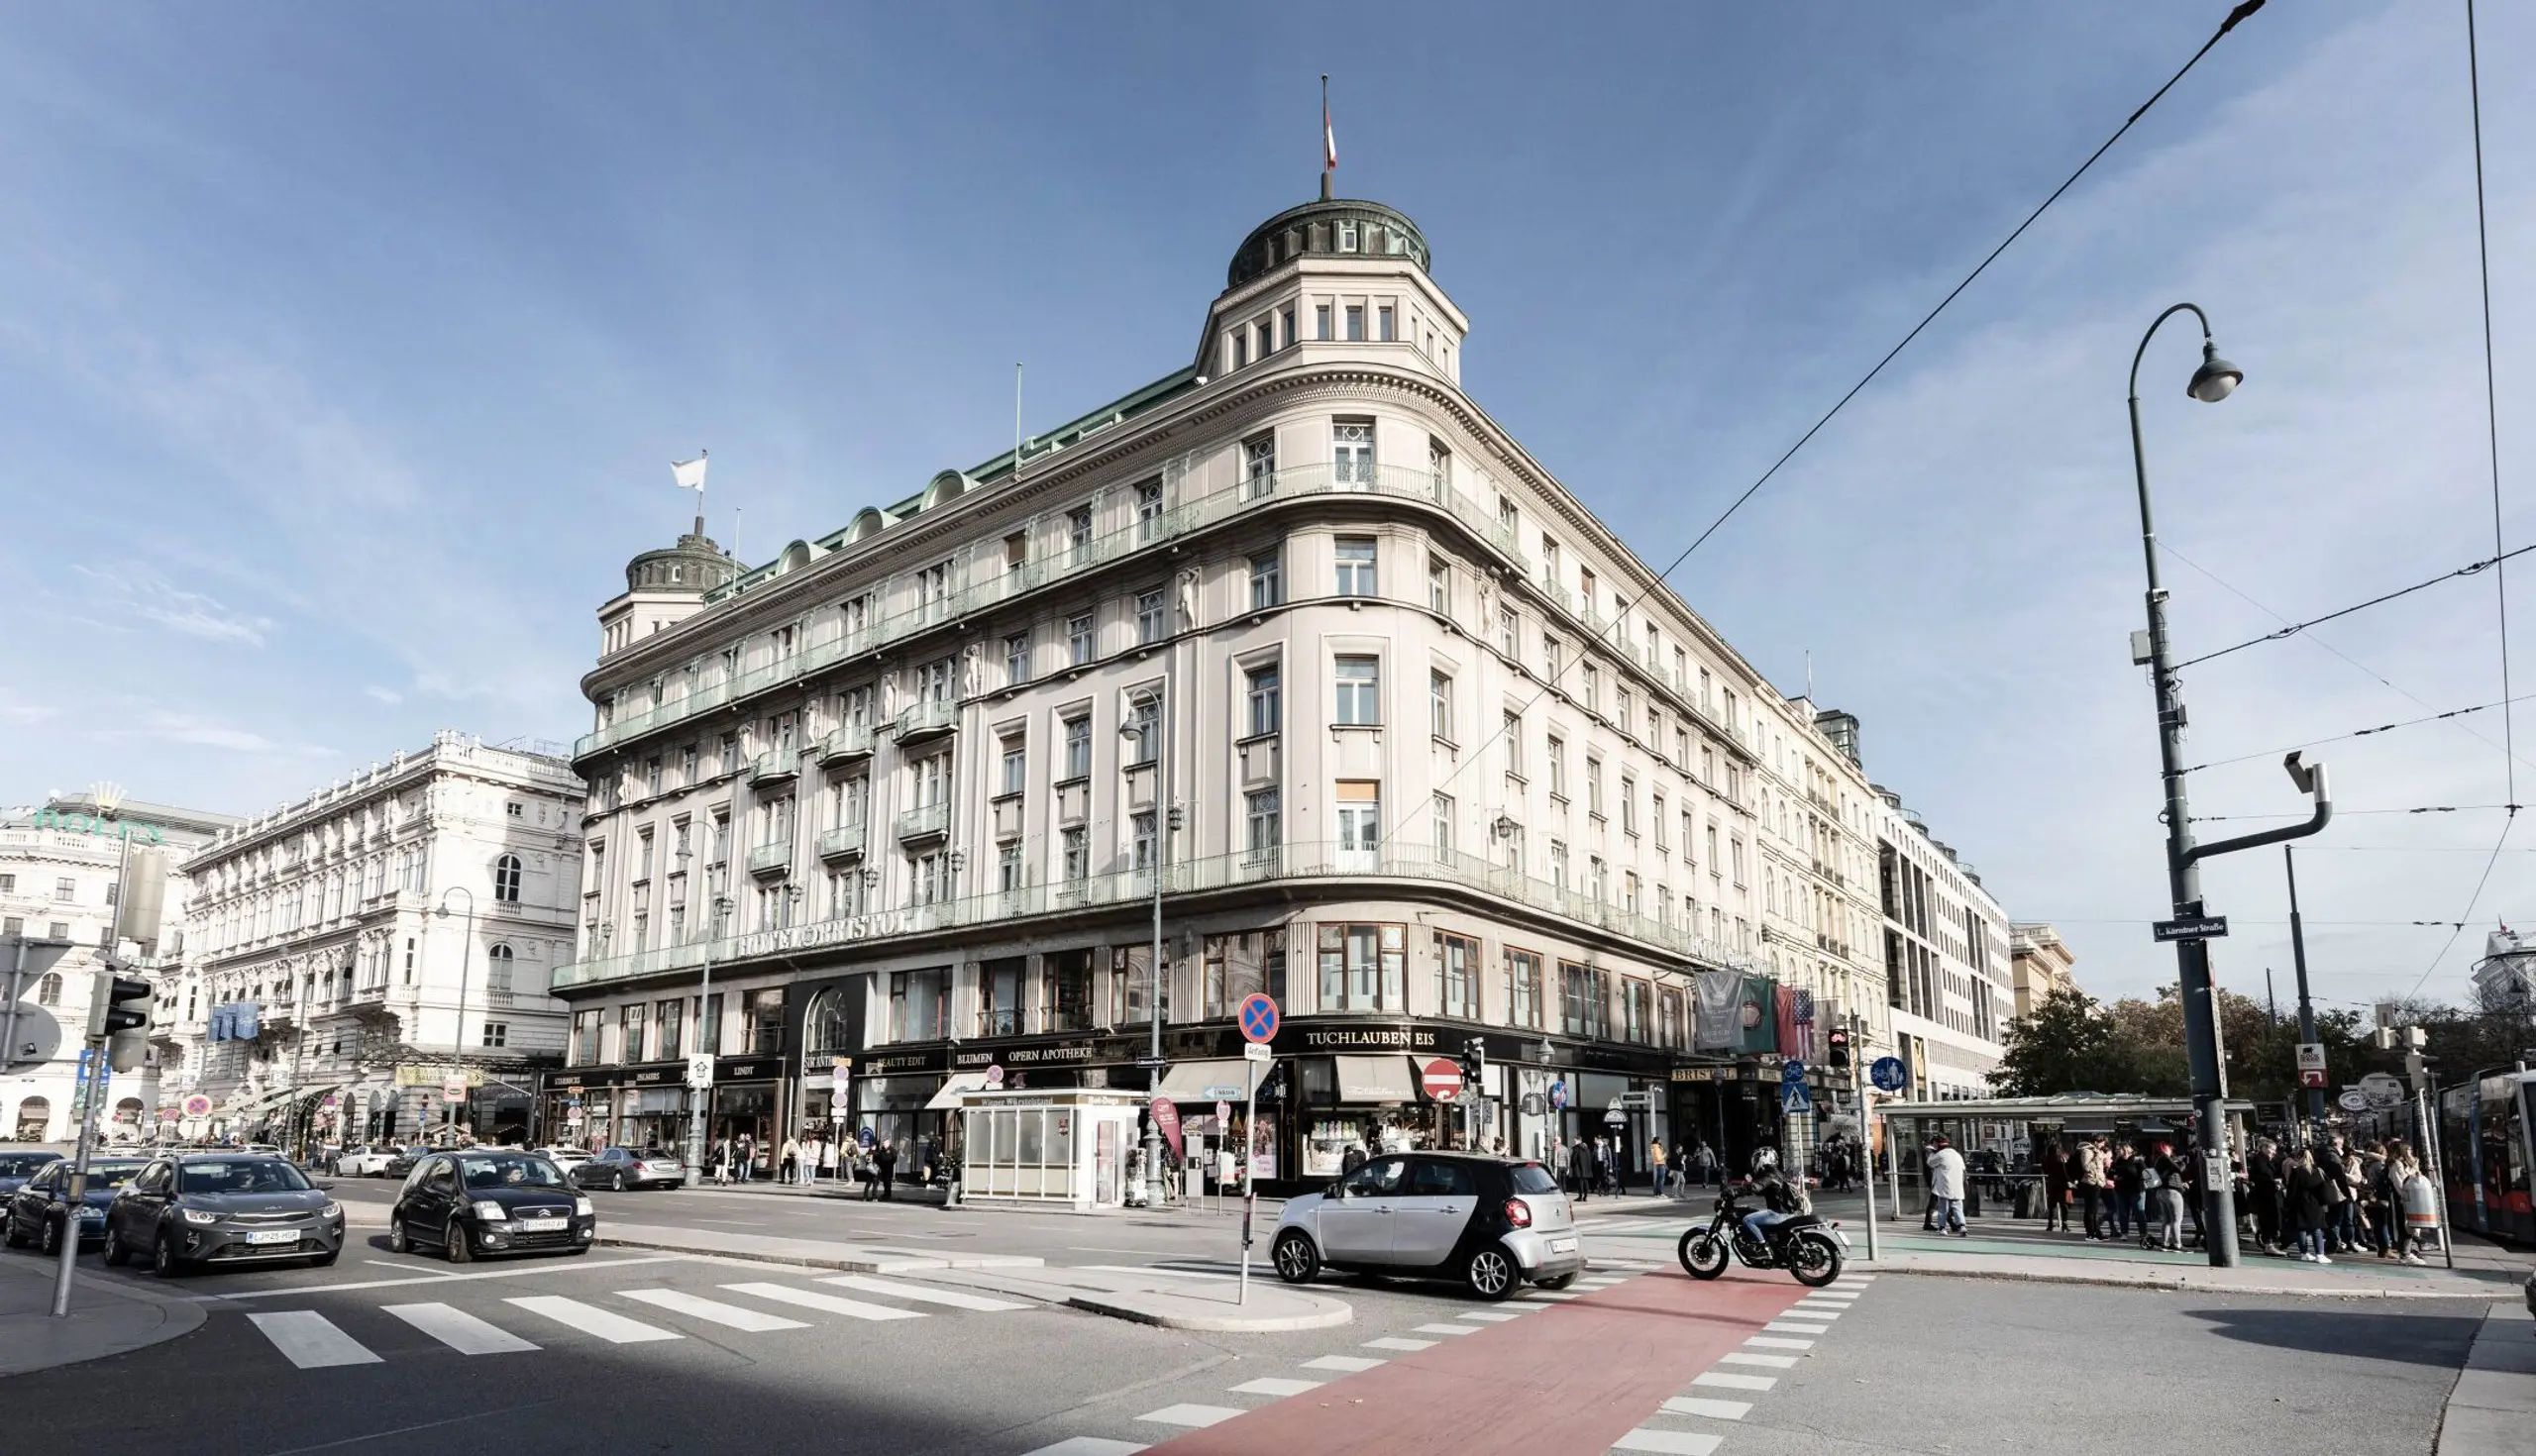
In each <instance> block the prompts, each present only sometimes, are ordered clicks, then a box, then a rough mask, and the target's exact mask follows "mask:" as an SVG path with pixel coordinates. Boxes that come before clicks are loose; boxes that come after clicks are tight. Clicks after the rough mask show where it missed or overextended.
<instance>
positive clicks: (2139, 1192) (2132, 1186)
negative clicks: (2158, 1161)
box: [2105, 1143, 2149, 1239]
mask: <svg viewBox="0 0 2536 1456" xmlns="http://www.w3.org/2000/svg"><path fill="white" fill-rule="evenodd" d="M2148 1171H2149V1160H2148V1159H2146V1158H2143V1157H2141V1156H2140V1150H2139V1149H2138V1148H2136V1147H2134V1146H2132V1145H2131V1144H2130V1143H2124V1144H2122V1145H2120V1146H2119V1147H2116V1148H2115V1149H2114V1150H2113V1160H2112V1162H2111V1163H2110V1164H2109V1165H2108V1166H2107V1168H2106V1176H2107V1177H2108V1178H2109V1179H2110V1180H2111V1181H2112V1190H2113V1192H2112V1195H2111V1196H2110V1197H2108V1198H2107V1199H2106V1205H2105V1236H2106V1237H2108V1238H2114V1239H2125V1238H2129V1237H2130V1236H2131V1231H2132V1228H2133V1226H2134V1225H2135V1224H2140V1225H2143V1226H2145V1224H2146V1221H2147V1214H2146V1211H2145V1205H2144V1204H2143V1203H2142V1201H2141V1200H2142V1196H2143V1195H2144V1194H2145V1193H2146V1192H2147V1187H2148V1183H2147V1175H2148Z"/></svg>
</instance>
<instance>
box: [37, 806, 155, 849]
mask: <svg viewBox="0 0 2536 1456" xmlns="http://www.w3.org/2000/svg"><path fill="white" fill-rule="evenodd" d="M32 827H34V828H37V829H57V830H59V831H61V832H62V833H64V834H98V835H104V836H107V837H109V838H114V839H128V840H131V841H133V842H134V843H136V844H165V843H166V842H167V836H166V834H165V833H164V832H163V831H161V830H160V829H159V826H158V825H156V824H140V823H134V822H130V821H127V820H123V819H109V818H107V817H106V816H105V815H103V814H65V813H63V812H61V811H60V810H59V809H56V808H54V807H53V806H52V805H50V804H48V805H46V806H45V807H43V808H41V809H38V810H36V816H35V822H34V824H33V826H32Z"/></svg>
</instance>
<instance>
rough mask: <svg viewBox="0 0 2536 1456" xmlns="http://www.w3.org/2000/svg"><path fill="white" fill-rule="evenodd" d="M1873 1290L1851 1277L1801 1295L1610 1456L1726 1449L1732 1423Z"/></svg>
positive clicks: (1672, 1455)
mask: <svg viewBox="0 0 2536 1456" xmlns="http://www.w3.org/2000/svg"><path fill="white" fill-rule="evenodd" d="M1874 1284H1875V1276H1874V1275H1872V1274H1859V1273H1856V1272H1855V1271H1851V1272H1849V1273H1847V1274H1844V1275H1842V1276H1841V1277H1840V1278H1839V1279H1837V1280H1834V1281H1833V1282H1832V1283H1831V1285H1830V1286H1829V1287H1828V1288H1825V1289H1820V1290H1816V1291H1813V1292H1812V1293H1810V1294H1807V1295H1805V1296H1804V1297H1802V1298H1801V1299H1799V1300H1797V1301H1796V1303H1794V1304H1793V1305H1791V1306H1789V1307H1788V1309H1787V1310H1786V1312H1785V1314H1784V1315H1783V1316H1782V1317H1780V1318H1778V1319H1773V1320H1771V1321H1769V1322H1768V1323H1766V1324H1764V1325H1762V1326H1761V1328H1762V1330H1763V1331H1764V1332H1763V1333H1760V1334H1756V1335H1752V1336H1749V1337H1748V1338H1746V1339H1745V1340H1744V1348H1742V1349H1740V1350H1735V1351H1731V1352H1729V1353H1727V1354H1724V1355H1720V1356H1719V1357H1718V1358H1717V1364H1718V1367H1719V1368H1717V1369H1714V1370H1706V1371H1702V1372H1701V1373H1700V1374H1698V1375H1696V1376H1693V1377H1692V1378H1691V1386H1690V1389H1689V1390H1688V1391H1686V1392H1684V1393H1683V1394H1681V1395H1678V1396H1674V1397H1671V1398H1669V1399H1667V1400H1666V1401H1665V1402H1664V1404H1663V1405H1662V1406H1660V1407H1658V1408H1657V1410H1656V1411H1655V1412H1654V1414H1653V1415H1652V1416H1650V1417H1649V1418H1648V1419H1647V1421H1646V1422H1645V1423H1644V1424H1642V1425H1640V1426H1638V1428H1637V1429H1635V1430H1632V1431H1630V1432H1629V1433H1628V1434H1627V1435H1624V1436H1622V1437H1621V1438H1620V1439H1619V1440H1617V1441H1614V1442H1613V1443H1612V1447H1611V1450H1612V1453H1615V1456H1617V1453H1621V1452H1649V1453H1654V1456H1714V1453H1716V1452H1717V1451H1718V1450H1720V1448H1722V1447H1725V1446H1727V1445H1728V1444H1729V1442H1728V1435H1729V1433H1730V1432H1731V1431H1732V1429H1733V1423H1735V1422H1740V1421H1742V1420H1743V1419H1744V1417H1745V1416H1746V1415H1748V1414H1750V1413H1751V1410H1752V1407H1753V1405H1754V1404H1756V1402H1757V1401H1758V1399H1759V1398H1760V1397H1762V1396H1765V1395H1767V1394H1769V1393H1770V1392H1771V1391H1774V1390H1776V1389H1777V1388H1778V1384H1779V1382H1780V1381H1781V1380H1783V1379H1785V1378H1786V1376H1785V1374H1784V1373H1785V1372H1787V1371H1791V1370H1794V1369H1795V1368H1796V1367H1797V1362H1798V1361H1799V1360H1800V1359H1802V1358H1804V1356H1803V1354H1802V1353H1800V1352H1805V1351H1811V1350H1812V1349H1813V1348H1814V1346H1815V1344H1816V1339H1815V1337H1816V1336H1819V1335H1824V1334H1828V1333H1830V1332H1832V1330H1833V1328H1834V1325H1833V1321H1834V1320H1837V1319H1839V1318H1840V1317H1841V1316H1842V1315H1844V1314H1846V1313H1848V1312H1849V1307H1850V1306H1851V1305H1853V1304H1855V1303H1856V1302H1857V1301H1858V1298H1859V1297H1860V1296H1861V1295H1864V1294H1865V1293H1867V1291H1868V1290H1870V1289H1872V1288H1873V1287H1874ZM1781 1351H1785V1352H1789V1353H1784V1354H1782V1353H1778V1352H1781ZM1747 1398H1748V1399H1747Z"/></svg>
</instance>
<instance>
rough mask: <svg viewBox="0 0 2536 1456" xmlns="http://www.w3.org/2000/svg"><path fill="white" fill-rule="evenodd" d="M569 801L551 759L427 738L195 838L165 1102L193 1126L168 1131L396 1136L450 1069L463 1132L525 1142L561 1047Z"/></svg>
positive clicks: (573, 798) (572, 890)
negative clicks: (188, 1105) (534, 1092)
mask: <svg viewBox="0 0 2536 1456" xmlns="http://www.w3.org/2000/svg"><path fill="white" fill-rule="evenodd" d="M581 802H582V787H581V779H580V777H579V776H578V775H576V774H575V773H574V772H573V770H572V767H571V766H570V765H569V764H567V763H565V762H564V761H563V760H561V759H557V758H553V757H550V756H548V755H546V754H542V753H534V752H528V751H525V750H521V749H515V748H509V747H499V746H493V745H488V744H485V743H482V742H480V741H479V740H476V739H474V738H471V737H469V736H467V735H465V734H461V733H449V732H444V733H440V734H436V735H434V737H433V739H432V744H431V747H429V748H427V749H425V750H423V751H421V752H419V753H410V754H408V753H400V754H398V755H396V756H395V758H394V759H392V760H390V761H389V762H388V763H386V764H383V765H382V764H373V765H371V766H370V768H369V769H368V770H366V771H364V772H362V773H358V774H355V775H353V776H351V777H350V778H348V779H343V780H337V781H336V782H333V783H330V784H328V785H326V786H325V787H323V788H320V789H318V790H317V791H316V792H314V793H312V794H310V795H309V796H308V797H307V798H305V799H302V800H300V801H299V802H297V803H294V804H289V805H286V806H283V807H281V808H277V809H275V810H273V811H271V812H269V813H266V814H263V815H260V816H258V817H256V818H254V819H251V820H248V821H246V822H244V823H241V824H239V825H238V826H237V827H235V828H233V829H231V830H229V831H227V832H226V833H223V834H222V835H220V836H219V837H218V838H217V839H215V840H214V841H213V842H212V843H210V844H209V845H207V846H205V847H204V848H203V849H202V850H201V851H200V852H198V853H197V854H196V855H195V857H194V859H193V861H192V862H191V864H190V865H189V866H188V881H189V885H190V893H189V896H188V899H187V901H186V908H187V914H188V919H189V921H190V923H191V925H192V926H193V928H194V943H195V945H196V952H195V954H193V955H192V956H190V957H188V959H187V964H186V966H185V979H184V986H183V995H182V1004H181V1006H180V1007H179V1009H178V1014H177V1017H176V1026H177V1030H176V1033H175V1036H176V1041H177V1043H178V1044H179V1046H180V1048H181V1054H182V1060H181V1070H180V1071H176V1072H174V1073H173V1075H171V1077H170V1079H169V1081H170V1082H171V1083H172V1084H173V1087H172V1089H171V1090H170V1092H169V1095H170V1096H172V1097H175V1098H178V1099H179V1100H181V1098H182V1097H183V1096H184V1095H185V1094H189V1093H199V1094H201V1095H202V1096H203V1097H205V1098H207V1099H208V1105H209V1114H208V1115H207V1116H205V1117H201V1118H195V1117H190V1116H189V1117H187V1118H186V1119H185V1121H184V1123H183V1124H182V1125H183V1126H184V1127H185V1129H186V1130H187V1131H188V1132H201V1133H207V1134H210V1135H213V1136H249V1137H252V1136H259V1135H263V1136H268V1137H274V1138H279V1137H283V1136H288V1135H290V1134H291V1131H292V1130H293V1129H294V1128H296V1127H301V1126H305V1127H308V1128H311V1129H313V1131H314V1132H315V1133H316V1134H317V1135H319V1136H321V1137H325V1136H333V1137H340V1138H344V1139H348V1140H353V1141H362V1140H372V1139H385V1138H410V1137H413V1136H415V1135H417V1134H418V1133H421V1132H424V1131H427V1130H428V1129H430V1128H433V1127H437V1126H439V1125H441V1124H442V1123H443V1122H444V1120H445V1119H446V1117H447V1116H448V1111H449V1109H448V1108H447V1107H446V1106H445V1105H444V1102H443V1095H442V1089H443V1086H444V1084H445V1082H447V1081H448V1080H449V1079H450V1077H451V1076H452V1075H453V1073H455V1074H457V1075H460V1076H463V1077H465V1078H466V1080H467V1081H468V1082H469V1084H470V1086H471V1087H472V1089H473V1091H472V1092H471V1093H470V1095H469V1097H468V1099H467V1101H468V1105H467V1106H466V1107H465V1108H464V1109H463V1110H462V1112H461V1120H462V1122H464V1123H466V1124H467V1125H470V1126H472V1127H473V1128H474V1129H475V1131H476V1133H477V1134H478V1135H479V1136H483V1137H485V1138H487V1139H492V1138H496V1137H503V1136H516V1135H521V1134H524V1133H525V1131H526V1126H527V1113H528V1108H529V1104H530V1095H531V1093H530V1091H529V1089H530V1088H531V1087H532V1086H533V1085H534V1080H535V1075H536V1072H537V1071H538V1069H540V1068H541V1067H545V1066H551V1065H553V1064H554V1063H556V1062H557V1061H558V1060H559V1058H560V1054H561V1052H562V1050H563V1046H564V1028H565V1015H564V1010H563V1006H562V1004H561V1003H560V1002H558V1001H556V1000H555V999H553V998H552V996H550V995H549V993H548V983H549V979H550V978H551V977H552V975H553V974H554V972H555V970H556V968H557V967H558V966H559V965H560V964H561V963H563V962H564V961H566V960H567V959H569V954H570V951H571V947H572V937H573V906H574V905H575V903H576V902H577V901H578V900H579V898H580V888H581V885H580V881H581ZM471 914H472V917H473V918H472V925H473V931H474V938H473V940H472V941H471V940H470V939H469V928H470V925H471V919H470V916H471ZM330 1099H331V1100H330Z"/></svg>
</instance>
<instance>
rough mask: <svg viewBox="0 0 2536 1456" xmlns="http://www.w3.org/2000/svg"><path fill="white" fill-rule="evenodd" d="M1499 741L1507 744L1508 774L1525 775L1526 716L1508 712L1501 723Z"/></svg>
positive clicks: (1519, 777)
mask: <svg viewBox="0 0 2536 1456" xmlns="http://www.w3.org/2000/svg"><path fill="white" fill-rule="evenodd" d="M1497 739H1498V742H1500V743H1503V744H1505V745H1506V774H1507V777H1509V778H1512V779H1521V778H1523V777H1524V717H1523V715H1522V714H1521V713H1508V714H1506V716H1505V719H1504V721H1503V722H1502V723H1501V724H1500V725H1499V727H1498V732H1497Z"/></svg>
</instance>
